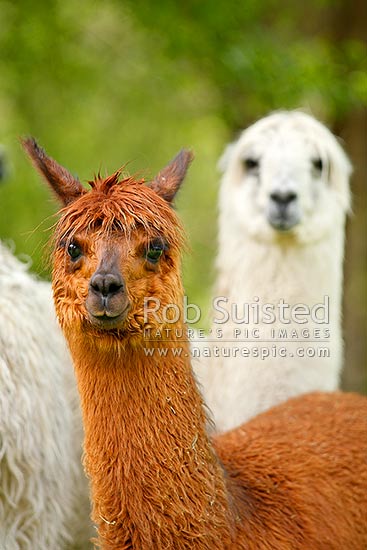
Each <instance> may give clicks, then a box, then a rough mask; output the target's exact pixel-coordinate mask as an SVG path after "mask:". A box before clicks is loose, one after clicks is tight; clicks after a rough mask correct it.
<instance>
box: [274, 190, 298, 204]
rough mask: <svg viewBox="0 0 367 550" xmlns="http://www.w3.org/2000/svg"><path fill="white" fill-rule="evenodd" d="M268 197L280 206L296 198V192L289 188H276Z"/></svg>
mask: <svg viewBox="0 0 367 550" xmlns="http://www.w3.org/2000/svg"><path fill="white" fill-rule="evenodd" d="M270 199H271V200H272V201H274V202H275V203H276V204H277V205H278V206H280V207H287V206H288V205H289V204H290V203H291V202H293V201H295V200H296V199H297V193H295V192H294V191H289V190H280V189H278V190H276V191H273V192H272V193H270Z"/></svg>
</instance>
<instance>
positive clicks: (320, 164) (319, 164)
mask: <svg viewBox="0 0 367 550" xmlns="http://www.w3.org/2000/svg"><path fill="white" fill-rule="evenodd" d="M312 166H313V167H314V169H315V170H316V171H317V172H322V168H323V162H322V160H321V159H320V158H314V159H312Z"/></svg>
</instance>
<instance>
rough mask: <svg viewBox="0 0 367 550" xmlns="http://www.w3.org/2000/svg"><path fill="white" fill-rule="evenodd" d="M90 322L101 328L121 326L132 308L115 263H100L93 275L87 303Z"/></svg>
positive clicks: (107, 328)
mask: <svg viewBox="0 0 367 550" xmlns="http://www.w3.org/2000/svg"><path fill="white" fill-rule="evenodd" d="M85 306H86V309H87V311H88V315H89V320H90V322H91V323H92V324H93V325H94V326H96V327H98V328H101V329H105V330H109V329H116V328H121V327H122V325H123V323H124V322H125V320H126V317H127V314H128V311H129V309H130V302H129V299H128V297H127V294H126V291H125V283H124V279H123V277H122V275H121V273H120V272H119V270H118V269H117V268H116V267H114V266H113V265H109V266H106V265H103V263H102V264H101V265H100V267H99V268H98V269H97V271H96V272H95V273H94V275H93V276H92V278H91V280H90V283H89V289H88V296H87V300H86V303H85Z"/></svg>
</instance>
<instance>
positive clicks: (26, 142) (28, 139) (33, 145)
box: [19, 136, 40, 153]
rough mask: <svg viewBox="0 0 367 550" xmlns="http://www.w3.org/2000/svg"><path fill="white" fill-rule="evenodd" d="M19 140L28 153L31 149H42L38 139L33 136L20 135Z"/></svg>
mask: <svg viewBox="0 0 367 550" xmlns="http://www.w3.org/2000/svg"><path fill="white" fill-rule="evenodd" d="M19 141H20V144H21V145H22V147H23V149H25V150H26V151H27V152H28V153H29V152H30V151H34V150H39V149H40V146H39V145H38V143H37V141H36V139H35V138H34V137H33V136H20V137H19Z"/></svg>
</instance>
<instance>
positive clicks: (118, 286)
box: [90, 271, 124, 298]
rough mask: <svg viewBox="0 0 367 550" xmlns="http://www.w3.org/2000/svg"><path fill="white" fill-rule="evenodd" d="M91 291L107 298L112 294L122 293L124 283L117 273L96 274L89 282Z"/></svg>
mask: <svg viewBox="0 0 367 550" xmlns="http://www.w3.org/2000/svg"><path fill="white" fill-rule="evenodd" d="M90 287H91V290H92V291H93V292H94V293H96V294H100V295H101V296H102V297H104V298H108V297H110V296H111V295H113V294H117V293H118V292H123V291H124V281H123V279H122V277H121V275H119V274H118V273H101V272H98V271H97V272H96V273H95V274H94V275H93V277H92V278H91V281H90Z"/></svg>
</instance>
